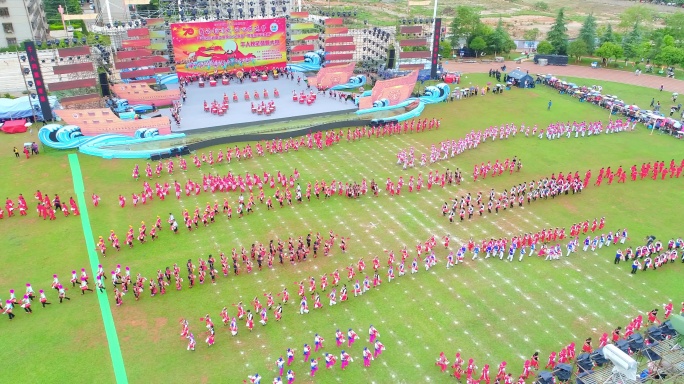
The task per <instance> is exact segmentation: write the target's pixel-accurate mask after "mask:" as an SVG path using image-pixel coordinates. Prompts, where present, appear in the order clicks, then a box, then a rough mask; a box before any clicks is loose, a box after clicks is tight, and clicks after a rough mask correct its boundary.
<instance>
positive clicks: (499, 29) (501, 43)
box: [486, 18, 515, 53]
mask: <svg viewBox="0 0 684 384" xmlns="http://www.w3.org/2000/svg"><path fill="white" fill-rule="evenodd" d="M486 41H487V42H488V45H489V48H490V50H492V51H493V52H495V53H496V52H506V53H508V52H510V50H511V49H514V48H515V42H513V39H511V36H509V35H508V32H506V29H505V28H504V25H503V20H502V19H501V18H499V22H498V23H497V24H496V28H495V29H494V32H492V33H491V34H490V35H489V36H487V39H486Z"/></svg>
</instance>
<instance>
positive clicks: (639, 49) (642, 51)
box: [634, 41, 653, 59]
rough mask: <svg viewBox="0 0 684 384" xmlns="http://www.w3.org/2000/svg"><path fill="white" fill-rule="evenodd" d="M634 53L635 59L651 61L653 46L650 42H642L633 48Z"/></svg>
mask: <svg viewBox="0 0 684 384" xmlns="http://www.w3.org/2000/svg"><path fill="white" fill-rule="evenodd" d="M634 53H635V56H634V57H636V58H637V59H652V58H653V44H651V42H650V41H642V42H641V43H640V44H639V45H637V46H636V47H635V48H634Z"/></svg>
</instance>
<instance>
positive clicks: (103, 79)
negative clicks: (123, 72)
mask: <svg viewBox="0 0 684 384" xmlns="http://www.w3.org/2000/svg"><path fill="white" fill-rule="evenodd" d="M99 76H100V90H101V91H102V97H106V96H110V95H111V93H110V92H109V79H107V74H106V73H100V74H99Z"/></svg>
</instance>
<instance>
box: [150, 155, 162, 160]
mask: <svg viewBox="0 0 684 384" xmlns="http://www.w3.org/2000/svg"><path fill="white" fill-rule="evenodd" d="M150 160H152V161H159V160H161V155H160V154H158V153H155V154H152V155H150Z"/></svg>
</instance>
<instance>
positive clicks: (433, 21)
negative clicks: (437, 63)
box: [430, 0, 438, 57]
mask: <svg viewBox="0 0 684 384" xmlns="http://www.w3.org/2000/svg"><path fill="white" fill-rule="evenodd" d="M437 2H438V0H435V8H434V9H433V11H432V35H431V36H432V39H430V57H434V55H435V52H434V50H435V38H436V36H435V23H436V22H437Z"/></svg>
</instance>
